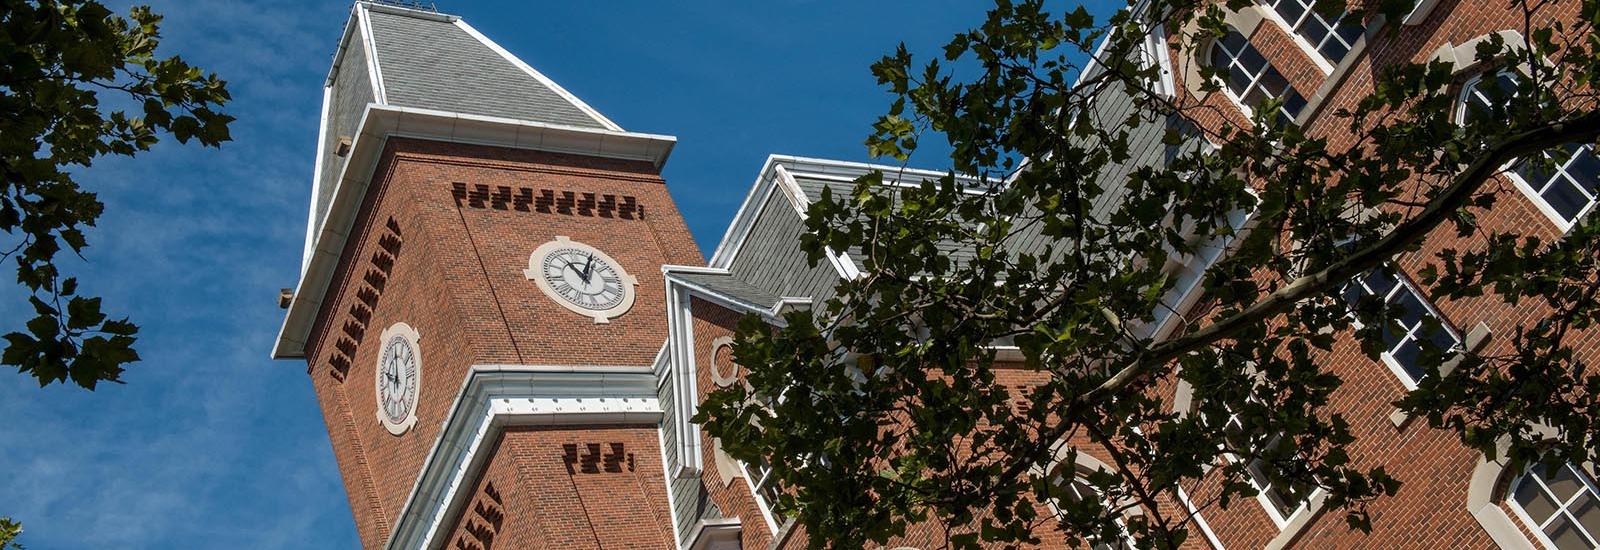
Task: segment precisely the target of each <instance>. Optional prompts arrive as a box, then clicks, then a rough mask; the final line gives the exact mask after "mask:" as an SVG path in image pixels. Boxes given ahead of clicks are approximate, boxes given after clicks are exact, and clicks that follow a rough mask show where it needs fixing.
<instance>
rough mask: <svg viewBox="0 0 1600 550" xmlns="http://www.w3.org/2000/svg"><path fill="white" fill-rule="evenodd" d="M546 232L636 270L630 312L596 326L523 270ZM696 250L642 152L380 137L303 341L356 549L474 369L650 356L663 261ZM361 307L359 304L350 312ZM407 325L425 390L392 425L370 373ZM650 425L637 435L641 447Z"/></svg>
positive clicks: (401, 496)
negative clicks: (389, 335) (406, 421)
mask: <svg viewBox="0 0 1600 550" xmlns="http://www.w3.org/2000/svg"><path fill="white" fill-rule="evenodd" d="M479 186H483V187H479ZM524 189H526V190H527V191H526V192H524V191H523V190H524ZM547 191H548V192H549V194H548V195H546V192H547ZM569 192H570V193H572V195H570V196H571V198H572V201H571V202H570V203H568V202H566V201H565V200H564V198H565V197H567V196H568V195H567V193H569ZM586 194H592V195H593V199H592V200H590V199H589V197H587V196H586ZM545 196H550V197H553V198H554V200H553V201H550V202H549V203H545V202H544V201H541V200H540V198H541V197H545ZM525 197H532V198H531V199H528V200H522V199H523V198H525ZM611 197H615V198H614V199H612V198H611ZM625 205H631V207H629V206H625ZM391 220H392V224H391ZM391 233H397V234H398V235H399V236H400V238H401V239H402V243H403V244H402V245H401V246H400V249H399V252H398V253H397V254H390V256H391V257H392V265H389V266H387V268H386V269H380V268H379V266H378V265H376V264H375V263H374V262H375V261H374V260H373V258H374V256H375V255H379V254H380V253H381V252H388V250H387V249H385V248H384V247H382V246H380V245H379V240H380V239H382V238H384V237H385V235H388V234H391ZM557 235H565V236H568V237H570V238H572V239H573V240H575V241H579V242H583V243H586V244H589V245H592V246H595V247H596V248H599V249H600V250H602V251H604V252H606V253H607V254H609V255H611V256H612V257H613V258H615V259H616V260H617V262H618V263H620V264H621V266H622V267H623V268H624V269H625V270H626V271H627V272H628V273H629V274H630V275H633V276H634V277H637V278H638V281H639V285H638V286H637V287H636V289H635V291H636V295H637V299H636V300H635V303H634V306H633V308H632V309H631V310H630V311H629V312H628V313H626V314H625V315H623V316H621V317H618V318H615V319H612V320H611V322H610V323H609V324H595V323H594V322H593V320H592V319H590V318H586V317H582V316H579V315H577V314H575V313H573V312H571V311H569V310H567V309H565V308H563V307H561V306H560V305H558V304H556V303H554V302H552V301H551V300H550V299H549V298H547V297H546V296H545V295H544V294H543V293H541V292H540V291H539V290H538V289H537V287H536V286H535V284H534V283H533V282H532V281H529V280H527V279H526V278H525V277H524V276H523V274H522V270H523V269H524V268H526V267H527V262H528V255H529V254H530V253H531V252H532V251H533V249H534V248H535V247H537V246H538V245H539V244H542V243H544V242H547V241H549V240H551V239H553V238H554V237H555V236H557ZM702 261H703V257H702V256H701V255H700V252H699V249H698V248H697V247H696V245H695V243H694V241H693V239H692V237H691V236H690V234H689V231H688V229H687V227H686V226H685V225H684V223H683V220H682V218H681V217H680V215H679V214H678V211H677V207H676V206H675V205H674V204H673V202H672V199H671V197H670V196H669V195H668V193H667V190H666V187H665V185H664V182H663V181H662V180H661V178H660V176H659V175H658V174H657V173H656V170H655V168H654V167H653V166H651V165H650V164H648V163H644V162H628V161H618V160H609V159H600V158H594V157H582V156H575V155H563V154H555V153H543V152H534V151H525V150H511V149H500V148H492V147H483V146H475V145H460V144H448V143H440V142H431V141H418V140H410V139H401V138H394V139H390V140H389V143H388V145H387V147H386V149H385V151H384V153H383V155H382V157H381V159H380V160H379V162H378V166H377V169H376V170H375V173H374V176H373V182H372V186H371V188H370V189H369V190H368V193H367V196H366V198H365V201H364V203H363V205H362V207H361V210H360V213H359V215H358V217H357V222H356V224H355V227H354V228H352V232H351V236H350V238H349V240H348V243H347V245H346V246H345V249H344V252H343V255H342V263H341V265H340V266H339V269H338V271H337V273H336V275H335V279H334V282H333V284H332V285H330V290H329V292H328V296H327V298H326V300H325V302H324V306H323V310H322V311H321V312H320V314H319V317H318V321H317V323H316V325H315V327H314V328H313V331H312V340H311V343H310V345H309V346H308V348H307V357H308V358H309V360H308V363H309V367H310V368H309V372H310V375H311V378H312V382H313V384H314V386H315V388H316V392H317V395H318V399H319V401H320V403H321V405H322V408H323V411H324V415H325V420H326V421H327V424H328V428H329V436H330V438H331V439H332V442H333V447H334V450H335V457H336V459H337V461H338V463H339V467H340V470H341V473H342V474H343V476H344V479H345V483H346V489H347V491H349V495H350V502H351V508H352V509H353V511H354V514H355V518H356V523H357V525H358V531H359V532H360V534H361V539H362V543H363V545H364V546H366V547H378V546H381V545H382V543H383V541H385V540H386V539H387V537H388V534H389V531H390V530H391V529H392V528H393V521H394V520H395V518H396V516H397V515H398V513H399V512H400V510H401V508H402V507H403V506H404V505H405V501H406V498H407V497H408V495H409V493H410V491H411V488H412V485H413V484H414V482H415V480H416V476H417V475H418V474H419V472H420V470H421V467H422V463H423V461H424V460H425V459H426V455H427V453H428V451H429V450H430V449H431V448H432V445H433V443H434V440H435V439H436V438H437V437H438V434H439V430H440V428H441V427H442V426H441V423H442V422H443V421H444V419H445V417H446V415H447V414H448V413H449V407H450V405H451V403H452V402H453V401H454V399H455V398H456V394H457V392H458V391H459V389H460V388H461V385H462V382H463V380H464V377H465V376H466V373H467V371H468V369H470V368H471V366H472V365H475V364H533V365H635V366H638V365H649V364H651V362H652V360H653V359H654V356H655V353H656V351H657V350H658V349H659V348H660V346H661V342H662V341H663V340H664V339H665V337H666V320H665V315H664V312H665V303H666V300H665V297H664V296H663V288H664V282H663V281H662V279H661V271H660V266H661V265H662V264H666V263H679V264H694V263H700V262H702ZM375 269H376V270H378V271H380V272H381V280H382V282H381V284H380V286H381V288H374V284H373V279H372V275H370V273H371V272H372V271H374V270H375ZM374 291H377V298H376V300H373V299H372V292H374ZM364 292H365V293H366V294H365V295H363V294H362V293H364ZM358 305H361V306H370V307H367V308H366V310H367V311H366V312H365V313H364V314H362V315H356V314H353V313H351V309H352V308H353V307H356V306H358ZM362 318H364V320H363V319H362ZM352 321H355V324H354V325H352V326H354V327H355V330H349V329H347V328H346V327H347V325H351V323H352ZM402 321H403V322H406V323H408V324H410V325H411V326H413V327H415V328H416V329H417V331H418V332H419V333H420V334H421V340H420V343H419V346H420V348H421V351H422V386H421V388H420V392H419V393H420V400H419V404H418V407H417V408H418V411H417V416H418V422H417V424H416V425H415V427H413V428H412V429H411V430H410V431H409V432H407V433H405V434H403V435H401V436H394V435H391V434H389V432H388V431H387V430H385V429H384V428H383V426H382V425H381V424H380V423H379V422H378V420H377V416H376V402H375V400H376V398H375V395H374V388H373V377H374V373H373V369H374V367H375V364H376V361H377V356H378V353H379V345H378V343H377V340H378V334H379V333H381V332H382V331H383V330H384V329H385V328H387V327H388V326H390V325H391V324H393V323H396V322H402ZM357 336H360V337H357ZM341 340H344V341H345V342H346V343H345V344H340V343H339V342H340V341H341ZM341 358H343V359H341ZM341 367H342V368H341ZM654 433H655V432H654V428H653V427H652V429H651V432H650V434H651V441H652V443H650V444H649V445H644V444H642V443H640V444H639V445H637V446H638V447H641V448H642V447H645V446H648V447H649V448H650V456H652V457H654V456H655V455H657V454H659V453H658V451H657V450H656V449H657V447H658V444H657V443H653V441H654V437H655V435H654ZM635 446H636V445H630V448H632V447H635ZM502 448H504V447H503V446H502ZM657 462H658V461H657ZM651 467H653V468H655V470H656V473H655V474H654V476H655V477H654V479H656V481H657V485H660V467H659V465H653V466H651ZM497 486H498V485H497ZM502 489H504V490H506V491H511V490H512V489H513V487H511V486H505V487H502ZM663 498H664V497H663ZM663 502H664V501H663ZM663 510H664V508H663ZM545 513H550V511H545ZM661 525H662V526H667V529H669V533H670V524H668V523H665V520H663V523H661ZM668 539H669V540H670V535H669V537H668Z"/></svg>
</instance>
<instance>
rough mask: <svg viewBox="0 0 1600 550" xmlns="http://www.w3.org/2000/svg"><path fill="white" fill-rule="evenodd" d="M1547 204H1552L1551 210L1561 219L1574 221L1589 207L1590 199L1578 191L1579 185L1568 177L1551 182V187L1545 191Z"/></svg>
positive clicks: (1544, 195)
mask: <svg viewBox="0 0 1600 550" xmlns="http://www.w3.org/2000/svg"><path fill="white" fill-rule="evenodd" d="M1541 196H1543V197H1544V200H1545V202H1548V203H1550V208H1552V209H1555V211H1556V213H1557V214H1560V215H1561V219H1564V220H1567V221H1572V220H1573V219H1574V218H1577V217H1578V212H1580V211H1582V210H1583V207H1585V206H1588V205H1589V199H1588V198H1587V197H1584V196H1583V193H1581V192H1579V191H1578V188H1577V184H1575V183H1573V182H1572V180H1569V179H1567V177H1566V176H1561V177H1558V178H1556V180H1555V181H1553V182H1550V187H1549V188H1547V189H1545V190H1544V194H1543V195H1541Z"/></svg>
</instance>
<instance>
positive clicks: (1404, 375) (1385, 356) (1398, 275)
mask: <svg viewBox="0 0 1600 550" xmlns="http://www.w3.org/2000/svg"><path fill="white" fill-rule="evenodd" d="M1385 268H1387V269H1388V270H1390V271H1392V272H1393V273H1394V275H1395V280H1396V281H1398V282H1397V283H1396V284H1395V287H1394V288H1391V289H1389V294H1385V295H1383V296H1378V300H1379V301H1380V302H1382V303H1383V304H1384V305H1386V306H1387V304H1388V303H1389V297H1390V296H1392V295H1393V294H1394V293H1395V292H1397V291H1398V289H1399V287H1401V286H1404V287H1405V288H1406V289H1407V290H1409V291H1410V292H1411V293H1412V294H1413V295H1415V296H1416V298H1417V301H1418V302H1421V303H1422V307H1423V308H1424V309H1427V310H1428V314H1429V315H1432V316H1433V318H1434V319H1435V320H1437V321H1438V322H1439V328H1441V329H1444V331H1445V333H1446V334H1449V335H1450V337H1451V338H1454V339H1455V341H1456V346H1458V347H1460V346H1463V345H1465V340H1464V339H1463V338H1462V336H1461V333H1460V332H1457V331H1456V329H1455V328H1454V327H1452V326H1451V324H1450V320H1449V319H1448V318H1446V317H1445V316H1444V313H1442V312H1440V311H1439V308H1437V307H1435V306H1434V305H1433V300H1431V299H1429V298H1428V295H1426V294H1423V293H1422V289H1421V288H1419V287H1417V285H1416V284H1414V283H1412V282H1411V276H1409V275H1406V273H1405V271H1403V270H1401V269H1400V266H1398V265H1395V264H1394V263H1392V262H1386V263H1385V264H1384V265H1383V266H1380V267H1379V268H1378V269H1385ZM1370 273H1372V271H1371V270H1369V271H1366V272H1363V273H1362V274H1361V275H1359V276H1358V278H1356V279H1354V280H1352V281H1351V283H1350V284H1358V285H1362V288H1363V289H1365V288H1366V278H1367V275H1368V274H1370ZM1369 295H1370V296H1377V295H1375V294H1366V293H1365V292H1363V297H1365V296H1369ZM1350 305H1351V304H1346V306H1347V307H1346V309H1349V307H1348V306H1350ZM1349 315H1350V317H1351V321H1350V322H1351V325H1352V326H1353V327H1354V328H1355V329H1356V330H1360V329H1361V328H1363V327H1364V326H1366V325H1365V324H1363V323H1362V322H1361V319H1359V318H1357V317H1356V316H1355V312H1354V311H1351V312H1350V313H1349ZM1418 328H1420V325H1419V327H1418ZM1415 330H1416V329H1410V328H1408V329H1406V335H1405V336H1402V337H1400V340H1401V341H1402V342H1404V341H1405V339H1406V338H1407V337H1412V338H1413V340H1416V341H1419V342H1420V341H1421V340H1422V338H1421V336H1420V335H1413V334H1412V333H1413V332H1414V331H1415ZM1442 351H1449V350H1442ZM1378 359H1379V360H1380V361H1382V362H1383V364H1384V366H1386V367H1389V371H1390V372H1392V373H1394V376H1395V378H1397V379H1399V380H1400V385H1402V386H1405V388H1406V391H1412V390H1415V389H1417V382H1420V381H1421V380H1413V379H1411V373H1408V372H1406V369H1405V366H1403V365H1401V364H1400V362H1399V361H1396V360H1395V359H1394V354H1393V350H1392V349H1389V348H1384V350H1383V352H1382V353H1380V354H1378Z"/></svg>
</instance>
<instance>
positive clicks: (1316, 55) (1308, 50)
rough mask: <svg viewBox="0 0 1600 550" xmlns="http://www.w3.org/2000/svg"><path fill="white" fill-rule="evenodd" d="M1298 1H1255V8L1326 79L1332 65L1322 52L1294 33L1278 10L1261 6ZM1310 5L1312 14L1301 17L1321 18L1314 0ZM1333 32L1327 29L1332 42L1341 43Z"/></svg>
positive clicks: (1331, 27) (1340, 38)
mask: <svg viewBox="0 0 1600 550" xmlns="http://www.w3.org/2000/svg"><path fill="white" fill-rule="evenodd" d="M1298 1H1299V0H1256V7H1258V8H1260V10H1261V11H1263V12H1265V15H1264V16H1265V17H1266V18H1267V19H1271V20H1272V22H1273V23H1277V24H1278V28H1279V29H1280V30H1282V31H1283V32H1284V34H1287V35H1289V39H1290V40H1293V41H1294V43H1295V44H1297V45H1299V46H1300V49H1301V51H1303V52H1304V53H1305V54H1306V57H1309V58H1311V62H1312V63H1314V64H1316V66H1317V68H1318V69H1322V76H1323V78H1327V77H1328V75H1330V74H1333V63H1332V62H1331V61H1329V60H1328V58H1327V57H1326V56H1324V55H1322V52H1320V51H1317V47H1316V46H1315V45H1313V44H1312V43H1311V42H1310V41H1308V40H1306V38H1305V37H1304V36H1301V35H1300V33H1298V32H1295V30H1294V25H1292V24H1290V23H1289V21H1288V20H1286V19H1284V18H1283V15H1281V14H1279V13H1278V9H1277V8H1274V7H1272V6H1268V5H1265V4H1263V2H1298ZM1312 4H1313V6H1312V7H1310V8H1306V9H1307V10H1308V11H1312V13H1310V14H1307V15H1302V17H1322V14H1319V13H1316V12H1315V11H1314V10H1316V7H1315V4H1316V0H1312ZM1339 20H1340V21H1343V20H1344V17H1340V18H1339ZM1323 21H1324V22H1326V21H1327V20H1326V19H1324V20H1323ZM1335 30H1336V27H1333V26H1330V27H1329V28H1328V33H1329V34H1332V35H1334V40H1341V41H1342V40H1344V38H1343V37H1340V36H1338V35H1337V33H1335V32H1334V31H1335ZM1350 49H1351V50H1354V49H1355V45H1354V44H1351V46H1350ZM1345 55H1350V51H1348V50H1347V51H1345ZM1263 57H1265V56H1263ZM1341 61H1342V59H1341ZM1267 63H1268V64H1271V63H1272V62H1271V61H1270V60H1269V61H1267Z"/></svg>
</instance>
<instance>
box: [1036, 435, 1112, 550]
mask: <svg viewBox="0 0 1600 550" xmlns="http://www.w3.org/2000/svg"><path fill="white" fill-rule="evenodd" d="M1080 457H1081V455H1080ZM1091 460H1092V459H1091ZM1096 462H1097V461H1096ZM1083 466H1084V465H1083V464H1058V465H1056V467H1055V469H1054V470H1052V471H1051V473H1050V486H1051V487H1060V488H1061V493H1060V494H1057V495H1054V496H1055V498H1054V499H1053V500H1054V502H1051V503H1050V504H1051V506H1053V507H1054V508H1055V510H1056V511H1057V513H1060V511H1061V509H1062V508H1063V507H1065V506H1066V505H1071V504H1077V503H1082V502H1099V503H1100V504H1101V505H1102V506H1105V507H1106V508H1107V509H1109V508H1111V506H1112V504H1111V503H1110V502H1107V501H1106V498H1105V496H1104V495H1101V494H1100V491H1098V490H1096V489H1095V488H1094V486H1092V485H1090V484H1089V482H1088V481H1087V480H1085V479H1084V478H1083V473H1084V472H1083ZM1117 526H1118V527H1119V528H1121V527H1123V524H1122V521H1121V520H1118V521H1117ZM1127 538H1128V537H1127V534H1126V532H1125V531H1124V533H1123V535H1122V536H1121V537H1119V538H1118V540H1111V541H1107V540H1101V539H1099V538H1098V537H1087V539H1088V542H1089V544H1090V548H1092V549H1093V550H1121V549H1125V548H1132V546H1130V545H1129V544H1128V543H1127V542H1126V541H1127Z"/></svg>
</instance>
